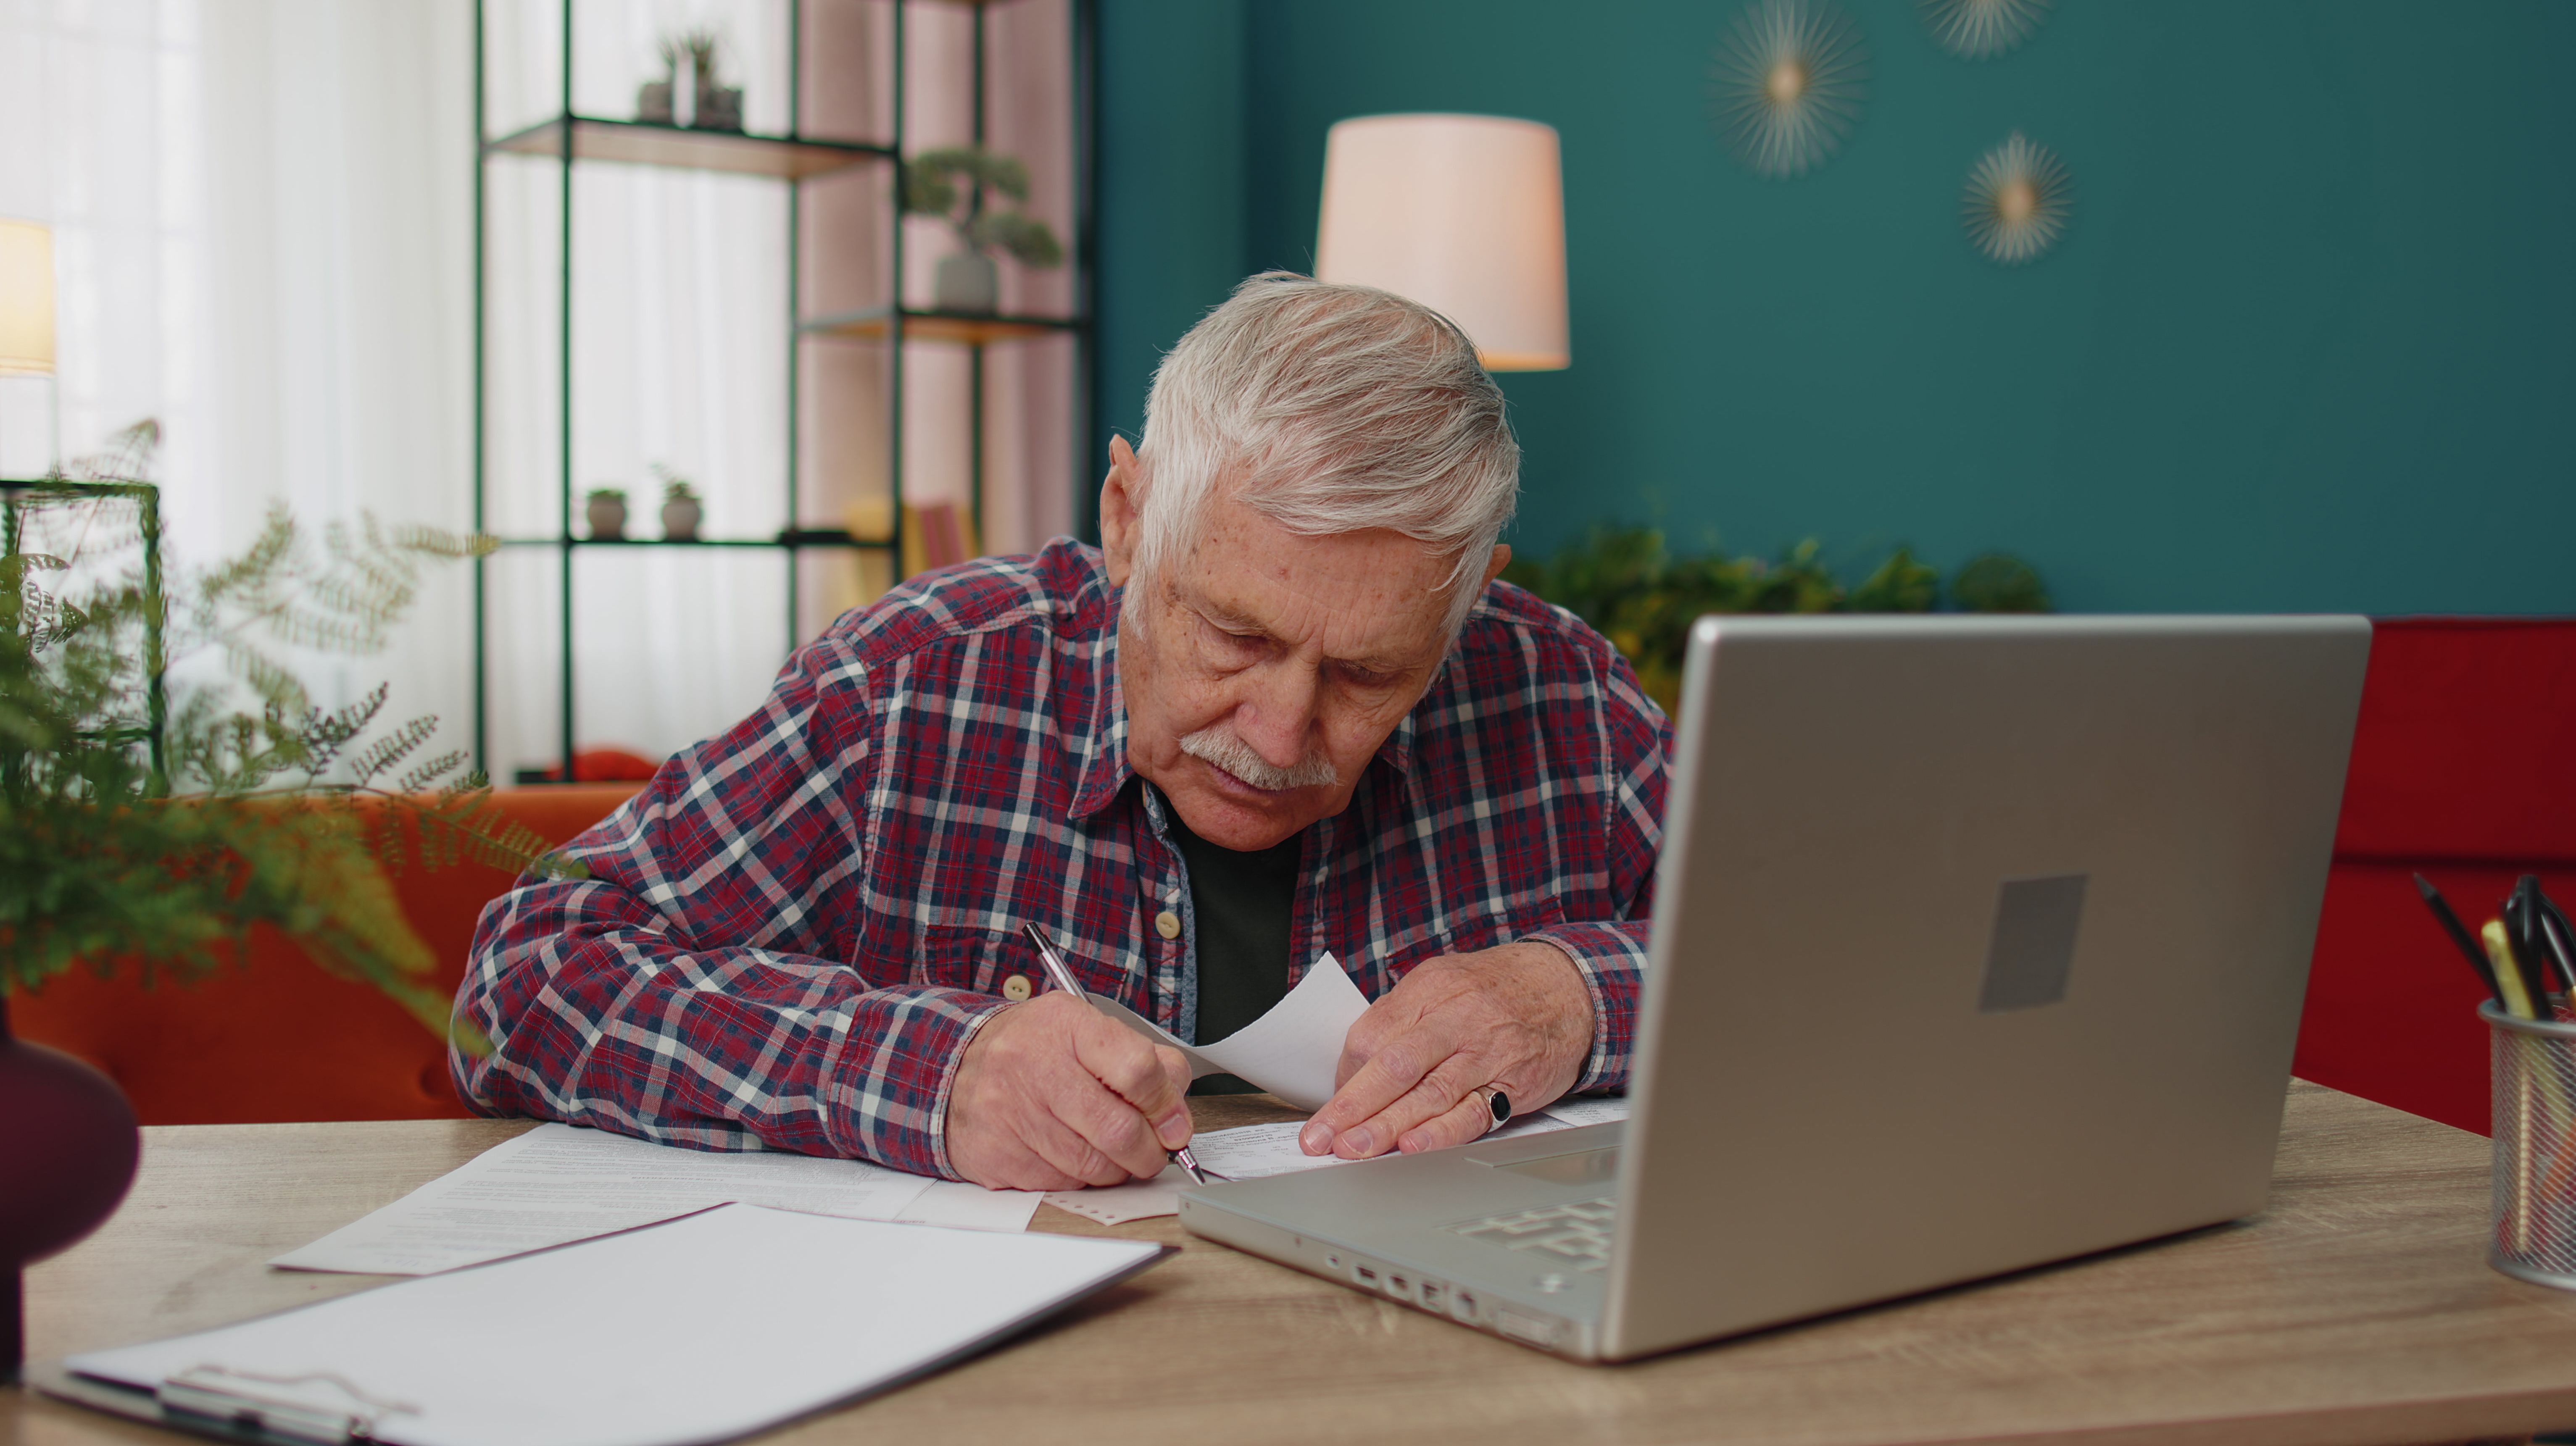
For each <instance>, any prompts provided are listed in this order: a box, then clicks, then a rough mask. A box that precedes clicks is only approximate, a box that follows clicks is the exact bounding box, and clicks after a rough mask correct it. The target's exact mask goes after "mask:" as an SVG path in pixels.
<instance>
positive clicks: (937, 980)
mask: <svg viewBox="0 0 2576 1446" xmlns="http://www.w3.org/2000/svg"><path fill="white" fill-rule="evenodd" d="M1014 977H1017V978H1019V979H1020V980H1021V981H1022V983H1021V985H1020V986H1019V987H1018V988H1016V989H1014V988H1012V987H1011V986H1010V981H1011V980H1012V978H1014ZM905 982H906V983H910V984H928V985H934V986H937V987H939V988H943V989H971V990H973V991H974V992H976V993H978V994H998V995H1001V996H1003V997H1005V998H1010V997H1014V996H1016V997H1018V998H1021V999H1026V998H1028V997H1029V996H1030V995H1031V994H1035V993H1037V992H1039V991H1040V990H1041V989H1043V988H1044V987H1045V985H1046V971H1045V970H1043V969H1041V968H1040V967H1039V966H1038V951H1037V949H1036V948H1035V947H1034V946H1032V945H1031V944H1030V943H1029V941H1028V937H1027V936H1026V935H1024V934H1022V933H1021V932H1020V931H1019V929H1018V928H1017V926H1013V927H1010V928H1004V929H984V928H974V927H968V926H955V925H945V924H933V925H929V926H926V927H924V928H923V929H922V930H921V932H920V934H919V935H918V936H916V938H915V940H914V943H913V948H912V957H911V959H910V960H909V961H908V967H907V969H906V971H905Z"/></svg>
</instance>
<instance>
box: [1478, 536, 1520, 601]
mask: <svg viewBox="0 0 2576 1446" xmlns="http://www.w3.org/2000/svg"><path fill="white" fill-rule="evenodd" d="M1511 565H1512V545H1511V544H1510V543H1508V542H1497V543H1495V544H1494V557H1493V560H1492V561H1491V562H1488V563H1486V564H1485V583H1491V582H1492V581H1493V580H1494V579H1495V578H1498V577H1500V576H1502V575H1503V569H1504V568H1507V567H1509V566H1511ZM1484 590H1485V588H1484V585H1483V584H1479V585H1478V586H1477V588H1476V591H1478V592H1483V591H1484Z"/></svg>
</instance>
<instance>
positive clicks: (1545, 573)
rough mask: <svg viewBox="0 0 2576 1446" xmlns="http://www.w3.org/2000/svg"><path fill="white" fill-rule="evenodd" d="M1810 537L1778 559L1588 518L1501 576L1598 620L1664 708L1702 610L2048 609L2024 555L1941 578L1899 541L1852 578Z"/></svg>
mask: <svg viewBox="0 0 2576 1446" xmlns="http://www.w3.org/2000/svg"><path fill="white" fill-rule="evenodd" d="M1823 550H1824V549H1823V545H1822V544H1821V543H1819V542H1817V541H1816V540H1815V539H1814V538H1809V539H1807V540H1806V541H1804V542H1801V543H1799V544H1797V545H1796V546H1795V547H1792V548H1790V549H1788V550H1787V551H1785V552H1783V553H1782V554H1781V555H1780V556H1779V557H1777V558H1768V559H1766V558H1760V557H1752V556H1734V557H1730V556H1728V555H1726V553H1724V552H1723V551H1722V550H1720V549H1719V548H1717V547H1716V546H1715V543H1714V540H1712V542H1711V546H1710V548H1709V550H1708V551H1706V552H1703V553H1698V554H1693V555H1687V556H1675V555H1673V553H1672V552H1671V551H1670V550H1669V549H1668V548H1667V547H1666V546H1665V543H1664V534H1663V532H1662V531H1661V530H1660V529H1657V528H1651V527H1610V526H1604V527H1595V528H1593V529H1592V531H1591V533H1590V534H1589V535H1588V536H1586V537H1585V538H1584V540H1583V541H1581V542H1577V543H1574V544H1572V545H1570V546H1567V547H1565V548H1562V549H1560V550H1559V551H1558V552H1556V553H1555V554H1554V555H1553V556H1550V557H1547V558H1543V559H1542V558H1518V557H1516V558H1514V559H1513V560H1512V563H1511V565H1510V566H1509V567H1507V568H1505V569H1504V570H1503V577H1504V579H1505V580H1507V581H1510V582H1515V583H1518V584H1520V585H1521V586H1522V587H1525V588H1528V589H1529V590H1530V591H1532V592H1534V593H1537V594H1538V595H1539V596H1540V597H1542V598H1545V599H1547V600H1548V601H1549V602H1552V603H1555V604H1557V605H1558V606H1560V607H1563V608H1565V609H1566V610H1567V611H1569V612H1572V613H1573V614H1574V615H1575V616H1577V617H1579V618H1581V619H1583V620H1584V621H1585V622H1587V623H1590V624H1591V625H1592V626H1593V627H1595V628H1597V629H1599V630H1600V631H1601V633H1602V635H1603V636H1604V637H1607V638H1608V639H1609V640H1610V642H1611V644H1612V645H1613V646H1615V647H1617V648H1618V649H1619V651H1620V653H1621V654H1622V655H1624V656H1625V657H1626V658H1627V659H1628V663H1629V665H1630V666H1631V667H1633V668H1635V669H1636V670H1637V680H1638V682H1639V683H1641V684H1643V685H1644V687H1645V689H1646V691H1647V693H1649V694H1650V695H1652V696H1653V697H1654V699H1655V700H1656V701H1657V702H1659V703H1661V704H1663V706H1664V709H1665V711H1666V712H1671V711H1673V710H1674V709H1675V708H1677V707H1678V706H1679V704H1680V699H1681V684H1682V677H1681V668H1682V650H1683V646H1684V644H1685V643H1686V642H1688V640H1689V637H1690V625H1691V622H1692V620H1693V619H1695V618H1697V617H1699V616H1700V615H1701V614H1703V613H1831V612H1864V613H1890V612H1894V613H1920V612H1930V611H1932V610H1933V609H1935V608H1937V607H1939V606H1940V605H1941V604H1942V602H1943V601H1944V599H1945V594H1946V600H1947V601H1948V602H1949V603H1950V604H1951V605H1952V606H1954V607H1957V608H1960V609H1962V610H1964V611H1969V612H2047V611H2048V610H2049V608H2050V606H2051V604H2050V602H2049V597H2048V589H2047V588H2046V587H2045V586H2044V585H2043V584H2042V583H2041V582H2040V578H2039V574H2038V573H2037V572H2035V571H2033V570H2032V568H2031V567H2030V565H2029V564H2028V563H2025V562H2023V561H2021V560H2020V559H2018V558H2015V557H2011V556H2009V555H2007V554H2004V553H1998V552H1990V553H1985V554H1983V555H1981V556H1979V557H1976V558H1973V559H1971V560H1970V561H1969V562H1968V563H1966V564H1965V565H1964V566H1962V567H1961V568H1960V569H1959V570H1958V571H1957V572H1956V573H1954V574H1952V575H1951V577H1950V579H1949V582H1948V585H1947V586H1946V587H1945V586H1944V585H1943V582H1942V578H1941V573H1940V570H1939V569H1937V568H1934V567H1932V566H1931V565H1930V564H1928V563H1925V562H1924V561H1923V560H1921V559H1920V558H1918V557H1916V556H1915V555H1914V553H1913V551H1912V550H1911V549H1909V548H1903V547H1900V548H1897V549H1896V550H1895V551H1894V552H1892V553H1890V554H1888V556H1887V557H1886V559H1885V560H1883V561H1881V562H1880V563H1879V564H1878V566H1877V567H1875V568H1873V569H1872V570H1871V571H1870V572H1869V573H1868V575H1867V576H1865V577H1863V578H1862V579H1861V580H1860V581H1859V582H1857V583H1852V584H1845V583H1843V582H1841V581H1839V580H1837V579H1836V578H1835V576H1834V574H1833V571H1832V570H1831V569H1830V568H1828V567H1827V566H1826V565H1825V563H1824V561H1823Z"/></svg>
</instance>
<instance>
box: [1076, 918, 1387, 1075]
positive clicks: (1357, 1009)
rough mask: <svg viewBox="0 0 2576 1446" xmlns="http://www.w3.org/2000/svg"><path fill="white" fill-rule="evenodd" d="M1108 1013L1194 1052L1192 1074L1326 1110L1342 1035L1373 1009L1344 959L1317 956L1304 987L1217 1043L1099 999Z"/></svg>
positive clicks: (1157, 1040)
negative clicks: (1227, 1078)
mask: <svg viewBox="0 0 2576 1446" xmlns="http://www.w3.org/2000/svg"><path fill="white" fill-rule="evenodd" d="M1092 1002H1093V1003H1094V1004H1096V1005H1098V1006H1099V1007H1100V1010H1101V1012H1103V1013H1105V1014H1108V1015H1110V1016H1111V1017H1113V1018H1115V1019H1117V1020H1119V1021H1120V1022H1121V1023H1123V1024H1125V1025H1126V1026H1127V1027H1128V1028H1130V1029H1132V1030H1135V1031H1136V1032H1137V1033H1139V1034H1142V1035H1144V1036H1145V1037H1146V1038H1148V1039H1150V1040H1152V1041H1154V1042H1155V1043H1156V1044H1163V1045H1169V1046H1171V1047H1172V1048H1174V1049H1177V1050H1179V1051H1180V1052H1181V1053H1182V1054H1184V1055H1186V1056H1188V1057H1189V1061H1190V1078H1192V1079H1197V1078H1199V1077H1200V1076H1202V1075H1211V1074H1230V1075H1233V1076H1235V1077H1236V1078H1237V1079H1241V1080H1246V1081H1249V1082H1250V1083H1252V1084H1254V1085H1257V1086H1259V1087H1260V1088H1262V1089H1265V1090H1268V1091H1270V1092H1271V1093H1272V1094H1274V1095H1277V1096H1279V1098H1281V1099H1283V1100H1286V1101H1287V1102H1288V1103H1290V1104H1292V1105H1294V1106H1296V1107H1297V1108H1298V1109H1301V1110H1320V1109H1322V1108H1323V1107H1324V1101H1326V1100H1329V1099H1331V1098H1332V1097H1333V1070H1334V1068H1335V1067H1336V1066H1338V1065H1339V1064H1340V1063H1341V1062H1342V1036H1344V1035H1346V1034H1349V1033H1350V1032H1351V1025H1352V1024H1353V1023H1355V1022H1357V1021H1358V1019H1359V1017H1360V1016H1361V1015H1363V1014H1366V1013H1367V1012H1368V998H1367V996H1365V995H1363V994H1361V993H1360V987H1359V986H1358V985H1356V984H1353V983H1352V982H1351V976H1350V975H1349V974H1347V973H1345V972H1344V971H1343V969H1342V961H1341V960H1339V959H1336V958H1334V957H1333V956H1332V955H1330V954H1326V955H1324V956H1322V957H1321V958H1319V959H1317V960H1316V961H1315V963H1314V967H1312V968H1310V969H1308V970H1307V971H1306V977H1305V978H1303V979H1300V980H1298V981H1297V987H1296V988H1294V989H1291V990H1289V991H1288V995H1287V997H1286V998H1284V999H1282V1000H1280V1001H1279V1002H1278V1003H1277V1004H1274V1005H1272V1006H1270V1011H1269V1012H1268V1013H1267V1014H1264V1015H1262V1016H1261V1017H1260V1018H1259V1019H1256V1020H1254V1021H1252V1022H1251V1023H1250V1024H1247V1025H1245V1026H1244V1027H1243V1028H1241V1029H1238V1030H1236V1031H1235V1032H1234V1033H1232V1034H1229V1035H1227V1036H1226V1037H1225V1038H1223V1039H1220V1040H1218V1041H1217V1042H1216V1043H1214V1044H1199V1045H1190V1044H1183V1043H1181V1041H1180V1040H1179V1039H1178V1038H1176V1037H1174V1036H1173V1035H1172V1033H1171V1032H1170V1031H1168V1030H1166V1029H1163V1028H1162V1027H1160V1026H1159V1025H1156V1024H1155V1023H1153V1022H1152V1021H1151V1020H1148V1019H1146V1018H1145V1017H1144V1016H1142V1015H1140V1014H1137V1013H1136V1012H1135V1011H1134V1010H1131V1009H1129V1008H1127V1007H1126V1006H1125V1005H1123V1004H1119V1003H1117V1002H1116V1001H1114V1000H1110V999H1107V998H1103V997H1099V996H1094V997H1093V1000H1092Z"/></svg>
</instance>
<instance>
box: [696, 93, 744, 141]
mask: <svg viewBox="0 0 2576 1446" xmlns="http://www.w3.org/2000/svg"><path fill="white" fill-rule="evenodd" d="M697 100H698V108H697V113H696V114H694V115H692V116H690V117H689V124H690V125H692V126H695V127H697V128H698V129H699V130H702V131H738V130H741V129H742V87H741V86H738V85H701V86H699V87H698V96H697Z"/></svg>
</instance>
